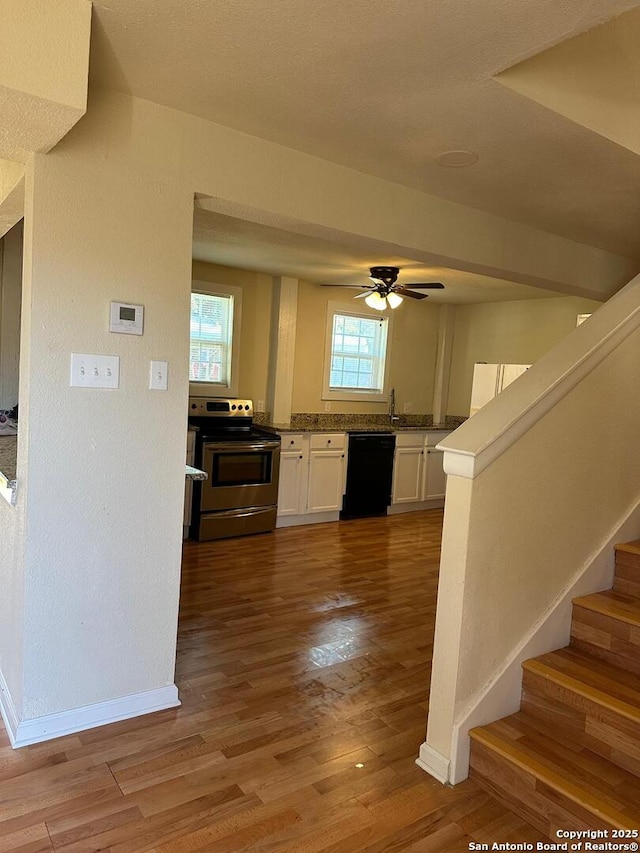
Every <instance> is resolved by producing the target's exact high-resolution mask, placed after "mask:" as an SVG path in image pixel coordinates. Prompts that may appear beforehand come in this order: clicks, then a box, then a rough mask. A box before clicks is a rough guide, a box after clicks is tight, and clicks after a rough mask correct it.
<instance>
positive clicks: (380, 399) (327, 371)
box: [321, 302, 393, 403]
mask: <svg viewBox="0 0 640 853" xmlns="http://www.w3.org/2000/svg"><path fill="white" fill-rule="evenodd" d="M336 314H342V315H343V316H345V315H348V316H351V317H366V318H367V319H374V320H381V319H382V318H384V319H386V321H387V347H386V351H385V356H384V378H383V385H382V391H368V390H366V389H365V388H362V389H356V388H341V389H333V388H331V387H330V385H329V382H330V379H331V356H332V346H331V345H332V338H333V322H334V320H333V318H334V317H335V315H336ZM392 339H393V315H392V314H388V313H386V312H383V311H375V310H374V309H372V308H368V307H367V306H366V305H363V306H362V307H360V306H358V307H357V308H352V306H351V305H345V304H344V303H343V302H329V303H327V326H326V334H325V344H324V372H323V377H322V398H321V399H322V400H344V401H346V402H360V403H386V402H387V401H388V399H389V366H390V364H391V341H392Z"/></svg>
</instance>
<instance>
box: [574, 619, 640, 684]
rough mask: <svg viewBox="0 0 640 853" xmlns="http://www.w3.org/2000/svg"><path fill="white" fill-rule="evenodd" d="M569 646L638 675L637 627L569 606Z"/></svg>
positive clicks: (639, 644)
mask: <svg viewBox="0 0 640 853" xmlns="http://www.w3.org/2000/svg"><path fill="white" fill-rule="evenodd" d="M571 645H572V646H573V647H574V648H577V649H581V650H582V651H584V652H587V653H589V654H593V655H595V656H596V657H598V658H599V659H600V660H605V661H607V662H608V663H611V664H613V665H614V666H619V667H622V668H623V669H628V670H629V671H630V672H634V673H635V674H636V675H640V627H638V626H637V625H631V624H629V623H628V622H623V621H622V620H620V619H615V618H613V617H611V616H605V615H604V614H602V613H596V612H595V611H593V610H588V609H587V608H585V607H580V606H579V605H576V604H574V605H573V620H572V622H571Z"/></svg>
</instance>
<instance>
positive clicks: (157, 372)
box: [149, 361, 169, 391]
mask: <svg viewBox="0 0 640 853" xmlns="http://www.w3.org/2000/svg"><path fill="white" fill-rule="evenodd" d="M168 379H169V363H168V362H166V361H152V362H150V364H149V388H150V389H151V390H152V391H166V390H167V387H168Z"/></svg>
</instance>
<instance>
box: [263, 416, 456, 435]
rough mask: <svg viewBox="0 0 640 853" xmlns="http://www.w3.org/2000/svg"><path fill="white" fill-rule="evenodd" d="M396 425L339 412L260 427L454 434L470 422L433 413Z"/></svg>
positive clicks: (384, 418) (383, 418)
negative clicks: (436, 416) (439, 419)
mask: <svg viewBox="0 0 640 853" xmlns="http://www.w3.org/2000/svg"><path fill="white" fill-rule="evenodd" d="M398 418H399V419H398V420H397V421H394V423H393V424H391V423H390V421H389V416H388V415H384V414H380V415H365V414H358V415H355V414H341V413H338V412H293V413H292V414H291V420H290V422H289V423H288V424H279V425H276V424H274V423H272V422H271V421H268V422H266V423H265V422H263V423H261V424H260V426H261V427H262V428H266V429H269V430H271V431H273V432H279V433H280V432H329V433H330V432H406V431H412V432H431V431H435V430H438V431H445V432H452V431H453V430H454V429H456V428H457V427H459V426H460V424H461V423H462V422H463V421H465V420H466V418H465V417H462V416H456V415H447V417H446V418H445V421H444V423H443V422H440V423H434V422H433V415H431V414H403V415H399V416H398Z"/></svg>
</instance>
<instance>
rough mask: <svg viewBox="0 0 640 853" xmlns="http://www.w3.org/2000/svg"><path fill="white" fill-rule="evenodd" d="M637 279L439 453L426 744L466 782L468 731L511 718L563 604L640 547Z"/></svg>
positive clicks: (428, 752)
mask: <svg viewBox="0 0 640 853" xmlns="http://www.w3.org/2000/svg"><path fill="white" fill-rule="evenodd" d="M639 426H640V276H638V277H636V278H635V279H633V281H631V282H630V283H629V284H628V285H627V286H626V287H625V288H623V290H621V291H620V292H619V293H617V294H616V295H615V296H614V297H612V299H610V300H609V301H608V302H607V303H606V304H604V305H602V307H601V308H599V309H598V311H597V312H596V313H595V314H594V315H593V316H592V317H591V318H590V319H589V320H588V321H587V322H585V323H583V324H582V325H581V326H579V327H578V328H576V330H575V331H574V332H573V333H572V334H571V335H569V336H568V337H567V338H565V339H564V340H563V341H561V342H560V343H559V344H558V345H557V346H556V347H555V348H554V349H553V350H551V351H550V352H549V353H547V354H546V355H545V356H544V357H543V358H541V359H540V360H539V361H538V362H536V364H534V366H533V367H532V368H531V369H530V370H529V371H527V373H526V374H524V375H523V376H521V377H520V378H519V379H518V380H516V382H514V383H513V384H512V385H511V386H509V387H508V388H507V389H506V390H505V391H504V392H503V393H502V394H500V395H499V396H498V397H496V398H495V399H494V400H492V401H491V402H490V403H489V404H488V405H487V406H485V407H484V408H483V409H482V410H481V411H479V412H478V413H477V414H475V415H474V416H473V417H472V418H470V419H469V420H468V421H467V422H465V423H464V424H463V425H462V426H461V427H460V428H459V429H458V430H456V431H455V432H454V433H453V434H452V435H450V436H449V437H448V438H447V439H446V440H445V441H444V442H443V443H442V444H441V445H439V446H440V447H441V448H442V449H443V450H444V451H445V453H444V465H445V470H446V471H447V474H448V475H449V476H448V483H447V497H446V506H445V522H444V530H443V542H442V557H441V565H440V584H439V591H438V605H437V617H436V635H435V645H434V657H433V671H432V682H431V694H430V700H429V721H428V729H427V739H426V742H425V743H424V744H423V745H422V747H421V750H420V758H419V759H418V764H420V766H422V767H423V768H424V769H425V770H427V771H428V772H430V773H431V774H432V775H434V776H435V777H436V778H438V779H440V780H441V781H443V782H452V783H454V784H455V783H456V782H459V781H461V780H462V779H464V778H466V775H467V773H468V755H469V745H468V744H469V738H468V730H469V728H471V727H472V726H474V725H479V724H482V723H486V722H490V721H492V720H493V719H496V718H498V717H502V716H504V715H506V714H509V713H511V712H513V711H516V710H517V709H518V707H519V703H520V690H521V674H520V669H519V667H520V663H521V662H522V660H524V659H526V658H528V657H531V656H532V655H536V654H540V653H542V652H545V651H549V650H551V649H553V648H557V647H558V646H562V645H564V644H566V642H567V640H568V637H569V628H570V601H571V598H572V597H573V596H574V595H580V594H584V593H587V592H594V591H597V590H599V589H603V588H605V587H607V586H609V585H610V583H611V579H612V576H613V548H612V545H613V544H615V542H617V541H621V540H623V539H632V538H637V537H638V536H640V452H639V450H640V429H639Z"/></svg>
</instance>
